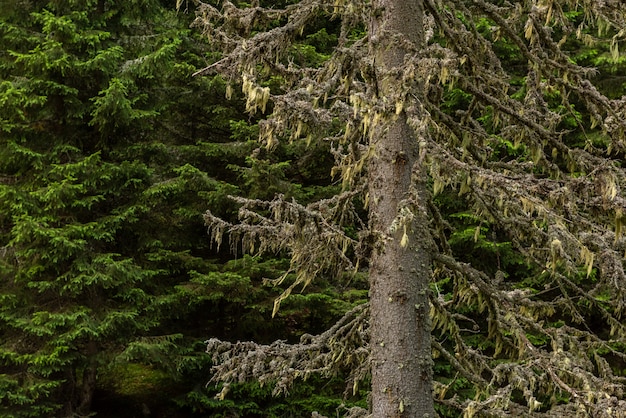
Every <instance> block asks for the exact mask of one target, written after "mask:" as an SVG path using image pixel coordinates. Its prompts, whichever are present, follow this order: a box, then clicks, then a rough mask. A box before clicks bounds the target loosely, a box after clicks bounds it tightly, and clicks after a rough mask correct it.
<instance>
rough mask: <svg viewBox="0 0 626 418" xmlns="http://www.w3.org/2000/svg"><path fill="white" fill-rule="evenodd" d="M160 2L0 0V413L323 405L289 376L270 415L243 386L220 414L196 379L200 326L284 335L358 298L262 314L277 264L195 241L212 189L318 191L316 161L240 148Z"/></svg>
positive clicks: (325, 291) (200, 60) (288, 152)
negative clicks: (293, 388)
mask: <svg viewBox="0 0 626 418" xmlns="http://www.w3.org/2000/svg"><path fill="white" fill-rule="evenodd" d="M173 6H174V5H173V4H170V3H169V2H158V1H152V0H147V1H130V2H126V1H105V0H100V1H88V0H86V1H70V0H67V1H53V2H47V1H34V2H19V1H10V2H4V3H2V5H1V10H0V16H1V18H2V19H1V21H0V43H1V44H2V46H3V51H2V52H1V53H0V101H1V103H0V129H1V131H2V134H1V135H0V302H1V303H0V416H3V417H29V416H30V417H46V416H54V417H60V416H72V415H73V414H75V415H88V414H89V413H90V411H91V410H95V411H97V412H99V414H100V415H103V416H107V414H108V416H115V417H119V416H122V415H121V414H122V412H120V411H124V412H123V413H125V414H128V415H129V416H135V415H136V414H141V413H142V410H143V409H142V408H143V406H142V404H145V406H146V407H147V408H148V409H152V410H153V412H154V411H155V410H157V409H159V408H169V409H176V408H178V409H180V410H182V411H185V412H184V413H186V414H190V415H192V414H197V415H199V416H206V415H207V414H208V415H211V416H218V415H220V414H225V415H228V414H232V413H238V414H248V415H250V414H251V413H253V411H257V414H260V413H259V411H263V410H264V408H269V409H268V410H273V411H275V414H276V415H277V416H279V415H284V414H288V413H290V412H289V411H292V413H293V411H301V410H303V408H304V409H307V408H308V409H311V410H312V409H317V410H320V411H323V410H326V411H328V408H330V407H327V409H324V405H331V406H332V409H334V408H336V406H337V405H338V403H339V402H340V400H339V398H338V397H337V396H334V400H333V399H331V398H333V396H331V394H332V392H333V389H332V387H334V386H327V388H326V394H327V395H329V397H325V396H322V393H321V392H320V397H317V398H316V397H315V396H312V393H313V392H312V391H313V390H314V389H315V386H314V385H308V386H304V385H303V386H302V387H301V388H300V389H298V390H299V391H300V393H301V394H302V395H301V400H297V399H296V400H295V401H294V402H293V403H292V404H291V405H288V404H285V403H282V402H281V403H278V402H276V399H273V398H272V397H271V396H270V394H269V393H268V390H267V388H259V387H258V386H255V385H249V386H243V387H239V388H234V389H233V392H234V393H240V394H241V397H242V398H243V399H241V400H239V401H236V402H235V403H233V404H231V405H225V404H223V403H218V402H216V401H213V400H212V394H211V393H210V392H208V391H207V389H205V388H204V385H203V384H202V385H197V382H198V381H200V380H201V379H203V378H204V376H205V374H206V367H207V366H208V365H209V363H210V358H209V356H207V355H206V354H205V353H204V350H205V349H204V345H203V344H202V341H203V340H204V339H206V337H207V335H210V336H220V337H221V338H228V339H255V340H258V341H267V342H269V341H273V340H275V339H277V338H282V337H284V336H285V335H290V336H291V337H290V338H292V339H297V338H298V337H299V335H300V334H302V331H301V330H300V327H299V325H298V324H299V323H300V322H303V323H307V324H309V325H311V326H312V327H313V329H314V330H318V331H319V330H321V329H323V328H325V327H327V326H329V324H330V323H332V322H333V321H334V320H335V319H336V318H337V317H339V316H341V315H342V314H343V312H344V311H345V310H347V309H349V308H350V307H351V306H352V304H353V303H355V302H356V301H358V300H361V299H362V292H363V290H361V291H360V293H359V291H352V292H351V291H350V290H349V289H348V288H346V289H334V288H331V287H330V286H318V287H316V288H315V292H314V293H312V294H308V295H306V296H303V297H302V298H300V299H299V300H296V299H294V300H293V301H290V303H289V304H286V305H285V309H284V311H283V312H281V314H280V317H278V318H276V319H275V320H274V321H268V319H269V318H270V316H271V309H272V305H273V301H274V299H275V298H276V296H277V295H278V294H279V291H278V290H276V289H274V288H272V287H271V286H269V285H267V284H265V280H266V279H275V278H278V277H280V276H281V275H282V274H284V271H285V269H286V266H285V262H284V261H282V260H280V259H268V260H263V259H260V258H252V257H238V258H237V259H235V260H231V258H232V257H231V256H230V255H228V254H226V253H216V252H215V250H214V249H212V248H211V247H210V242H209V240H208V239H207V236H206V234H205V227H204V226H203V220H202V216H201V214H202V213H203V212H204V211H205V208H206V205H210V206H211V207H213V208H214V210H215V211H216V212H217V213H219V214H220V215H221V216H224V217H226V218H229V217H233V216H234V214H233V213H234V210H235V209H236V204H235V203H234V202H233V201H232V200H229V199H226V196H227V195H246V196H252V197H258V198H260V199H267V198H271V197H273V196H274V194H275V193H284V194H285V195H287V196H291V197H296V198H297V199H298V200H306V199H315V198H318V197H319V196H323V195H328V194H330V193H332V188H333V187H332V186H331V187H330V189H331V192H328V191H325V190H326V189H327V188H328V187H327V186H328V179H327V176H326V175H324V174H320V173H327V172H328V170H329V168H328V167H329V165H330V164H332V159H330V157H329V158H326V159H324V158H321V159H320V158H316V157H315V155H316V154H318V153H320V152H322V150H321V149H320V148H306V147H304V146H298V145H296V146H291V147H282V148H281V149H280V150H279V152H277V153H276V154H274V155H268V154H267V153H265V152H260V153H257V154H256V155H255V157H250V155H251V154H252V151H253V150H254V149H255V148H257V145H256V142H255V138H256V135H257V134H258V128H257V126H256V122H255V120H254V119H250V118H248V117H247V116H244V115H243V114H242V111H241V110H240V109H243V103H242V102H241V101H240V100H234V101H232V102H230V103H229V104H225V99H224V96H225V91H226V85H225V83H224V82H222V81H221V79H220V78H211V79H209V78H192V77H191V74H192V73H194V72H195V71H197V70H198V69H199V68H202V67H203V66H204V65H206V62H207V61H210V60H213V59H214V57H213V54H212V53H211V52H210V51H209V50H208V49H207V46H206V43H205V42H204V41H203V40H202V39H201V38H200V36H199V34H196V33H194V32H193V31H191V30H190V29H189V23H190V20H191V19H192V18H193V17H192V16H190V15H188V14H185V13H182V12H178V13H177V12H175V11H174V10H173ZM236 96H237V95H236V94H235V95H233V98H234V99H236ZM286 161H288V162H286ZM319 167H325V168H324V169H318V168H319ZM360 286H361V288H363V285H362V283H361V284H360ZM353 287H354V286H353ZM356 287H358V286H356ZM344 293H345V294H344ZM187 392H188V393H187ZM157 393H159V394H162V395H163V396H161V395H159V396H156V395H157ZM307 399H309V400H308V401H307ZM310 399H313V400H310ZM315 399H317V400H315ZM176 403H177V404H178V405H176Z"/></svg>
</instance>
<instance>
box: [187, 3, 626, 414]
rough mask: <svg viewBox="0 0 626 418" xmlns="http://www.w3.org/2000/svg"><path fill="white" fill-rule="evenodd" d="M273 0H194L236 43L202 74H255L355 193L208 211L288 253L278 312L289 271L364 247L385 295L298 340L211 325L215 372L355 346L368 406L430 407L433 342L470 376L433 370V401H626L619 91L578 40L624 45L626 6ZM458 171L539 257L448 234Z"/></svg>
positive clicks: (328, 264) (292, 136)
mask: <svg viewBox="0 0 626 418" xmlns="http://www.w3.org/2000/svg"><path fill="white" fill-rule="evenodd" d="M274 6H275V7H263V5H262V4H260V3H259V2H254V3H253V4H251V5H247V4H243V3H242V4H239V5H237V4H234V3H232V2H229V1H224V2H220V3H219V6H213V5H212V4H208V3H201V4H200V5H199V10H198V18H197V23H198V25H199V26H201V27H202V29H203V30H204V32H205V34H206V35H207V36H208V37H209V39H210V40H211V41H212V42H213V44H214V45H215V46H216V48H219V49H220V50H221V51H222V52H223V54H224V55H223V58H221V59H220V60H219V61H216V62H215V63H214V64H212V65H210V66H208V67H207V68H206V69H205V70H203V71H200V72H199V73H198V74H208V73H211V72H219V73H220V74H222V75H223V76H224V77H225V78H226V79H227V80H229V81H230V82H231V83H233V85H235V83H238V82H240V83H241V86H242V90H243V92H244V94H245V95H246V97H247V103H246V104H247V108H248V111H250V112H251V113H256V112H266V111H268V117H267V119H266V120H265V121H263V123H262V124H261V132H260V140H261V141H262V142H263V143H265V144H266V146H267V147H268V148H269V149H271V148H273V147H275V146H276V145H277V144H278V143H280V142H281V141H300V140H302V139H305V140H306V141H307V142H309V141H314V140H321V141H325V142H327V143H330V144H331V147H332V152H333V155H334V156H335V159H336V160H335V161H336V165H335V168H334V170H333V171H334V173H335V174H336V175H337V176H338V177H339V178H340V180H341V183H342V186H343V192H342V193H339V194H337V195H336V196H335V197H333V198H331V199H326V200H322V201H318V202H313V203H310V204H307V205H302V204H299V203H297V202H295V201H291V200H287V199H284V198H282V197H281V196H277V197H276V198H274V199H273V200H271V201H261V200H258V199H243V198H238V199H237V200H236V201H237V202H238V203H239V205H240V206H241V208H240V212H239V220H238V222H236V223H230V222H226V221H224V220H222V219H220V218H219V217H217V216H215V215H214V214H212V213H211V212H208V213H207V215H206V220H207V223H208V225H209V226H210V232H211V234H212V236H213V238H214V239H215V240H216V241H217V243H218V244H219V243H221V242H222V240H223V239H224V237H225V236H228V238H229V239H230V242H231V245H232V246H233V248H240V246H241V247H243V249H244V250H246V251H250V252H258V253H266V252H276V251H288V252H289V253H290V255H291V259H292V264H291V269H292V270H293V271H294V272H296V273H297V280H296V281H295V282H294V283H291V284H290V285H289V286H288V287H287V289H286V290H285V292H284V293H283V295H282V296H281V297H280V298H278V299H277V301H276V304H275V305H276V308H275V311H276V310H277V309H278V307H279V306H280V303H281V302H282V301H283V300H284V299H285V298H286V297H287V296H288V295H289V294H290V293H291V292H292V291H293V290H294V289H295V288H296V286H298V285H301V284H303V285H305V286H306V285H307V284H309V283H311V282H312V281H313V280H314V279H315V278H316V277H319V276H323V275H326V276H340V273H342V272H344V271H345V270H346V269H347V270H355V269H359V268H360V267H367V268H368V270H369V274H370V291H371V300H370V304H369V306H362V307H358V308H355V309H353V310H351V311H350V312H348V314H346V316H345V317H344V318H343V319H342V320H341V321H340V322H338V323H337V325H336V326H334V327H332V328H331V329H329V330H328V331H327V332H324V333H322V334H320V335H318V336H315V337H311V336H308V337H307V338H304V339H303V340H302V341H301V343H300V344H294V345H287V344H284V343H282V342H276V343H273V344H270V345H259V344H255V343H238V344H231V343H227V342H223V341H218V340H216V339H213V340H211V341H210V343H209V347H208V349H209V351H210V352H212V353H214V359H215V361H216V362H218V363H219V364H218V365H216V367H215V369H214V370H215V373H216V375H215V377H214V379H216V380H223V381H237V380H241V379H246V378H254V379H258V380H261V381H270V380H271V381H274V382H275V385H276V386H275V388H276V391H277V392H281V391H286V390H288V388H289V385H290V384H292V383H293V381H294V379H295V378H296V377H298V376H303V377H306V376H308V375H309V374H311V373H322V374H332V373H333V371H334V370H336V369H337V368H338V367H342V366H343V367H346V368H348V369H350V370H351V373H352V376H351V383H352V384H354V386H355V387H356V385H358V381H359V380H362V379H363V378H364V376H366V375H367V374H368V373H370V372H371V378H372V389H373V393H372V402H373V405H372V408H371V410H372V413H373V416H433V406H432V397H431V396H430V390H431V383H430V378H431V373H432V372H431V366H432V362H431V358H430V355H428V356H426V353H425V349H427V348H428V347H429V346H430V347H432V353H433V354H434V355H435V356H437V357H441V358H443V359H444V360H445V361H446V362H447V364H448V365H449V367H450V369H451V370H453V371H454V373H456V375H457V376H460V379H463V380H464V381H465V382H468V383H469V385H470V390H469V392H467V391H466V392H465V397H461V396H460V395H461V392H457V393H454V392H455V389H454V388H453V386H452V384H453V383H454V381H452V382H451V383H449V384H445V385H444V384H442V383H441V382H439V381H435V382H434V392H435V400H436V401H437V409H438V410H439V411H444V410H447V411H450V410H456V411H462V412H463V413H464V414H465V415H466V416H474V415H477V414H480V415H487V416H503V415H506V414H513V415H517V416H520V415H524V416H535V415H536V416H541V415H544V414H545V415H551V416H574V415H576V414H582V415H598V416H623V415H620V414H623V412H621V411H624V410H625V409H626V408H625V401H624V397H623V390H624V381H623V379H622V378H621V377H620V376H619V373H620V372H619V369H620V368H621V366H620V365H621V364H623V362H624V354H623V352H622V348H623V347H624V343H625V337H626V334H625V331H626V330H625V329H624V325H623V324H622V322H621V318H622V315H623V312H624V306H625V304H624V301H625V294H624V292H623V289H624V280H625V278H626V276H625V275H624V269H623V261H622V256H621V254H622V253H623V249H624V240H623V237H622V234H621V232H622V231H621V230H622V218H623V211H624V200H623V197H622V196H621V194H622V188H623V186H624V181H625V178H626V177H625V176H624V172H623V170H622V168H621V164H620V160H621V159H622V157H623V153H624V149H623V145H624V128H625V127H626V125H625V124H624V103H623V99H622V98H617V99H610V98H608V97H607V96H606V95H605V94H604V93H603V92H602V90H600V89H599V88H597V87H596V86H595V85H594V82H596V81H597V78H594V75H595V74H594V70H593V69H590V68H586V67H584V66H581V65H578V64H576V63H575V62H574V60H573V59H572V56H571V54H572V53H571V52H570V49H569V48H571V47H572V45H580V43H583V44H585V45H596V46H597V47H598V48H603V47H604V46H602V45H607V44H608V45H610V48H607V49H610V52H611V55H610V57H609V60H612V62H614V63H616V64H617V63H619V62H620V53H619V44H620V41H621V40H622V38H623V36H624V28H625V27H626V16H624V14H623V10H622V9H621V8H620V7H619V5H617V4H616V3H609V2H596V1H586V2H584V3H580V2H573V1H566V0H563V1H549V2H544V1H541V2H539V1H530V0H529V1H524V2H517V3H515V4H509V3H503V2H485V1H482V0H473V1H469V2H453V1H435V0H424V1H422V0H413V1H396V0H387V1H374V2H371V3H370V2H363V1H350V0H346V1H335V0H334V1H323V0H303V1H300V2H295V3H288V4H287V5H277V4H274ZM279 7H282V8H279ZM320 16H326V17H327V18H329V19H330V20H331V21H333V22H334V23H333V27H334V28H335V29H336V31H337V32H336V33H337V43H336V45H335V47H334V49H333V51H332V53H331V54H329V55H330V56H329V57H328V59H327V60H325V61H323V62H322V63H316V64H315V65H306V64H303V63H302V62H299V61H297V56H298V53H297V52H298V46H297V45H298V43H299V42H301V41H302V39H303V38H305V37H306V36H307V35H309V34H310V33H311V31H312V30H313V28H315V24H316V21H317V19H319V17H320ZM593 27H596V28H597V29H598V31H599V32H593V31H592V28H593ZM607 39H608V40H607ZM511 63H514V65H512V66H506V65H505V64H511ZM276 83H279V86H277V85H276ZM581 139H582V140H581ZM365 173H366V174H367V175H364V174H365ZM451 191H456V192H457V193H458V194H459V195H460V196H462V197H463V199H464V205H465V206H466V208H467V215H468V216H472V217H473V219H475V220H478V222H479V224H478V225H477V227H476V229H475V233H474V240H475V241H478V240H479V239H480V238H481V236H482V234H484V228H488V229H489V230H491V231H492V233H493V238H491V242H492V243H494V245H496V244H502V245H501V247H502V248H504V245H510V247H509V250H510V251H513V252H514V254H515V256H514V257H515V259H516V260H524V261H523V265H524V272H526V273H527V274H528V276H527V277H522V276H523V274H520V273H518V274H519V276H512V275H511V273H512V272H511V271H503V270H502V268H501V266H487V267H486V268H484V267H485V266H484V265H482V264H481V263H480V262H476V260H474V261H472V260H471V258H470V257H468V255H467V254H459V253H458V252H455V251H454V247H453V244H454V243H453V242H452V241H453V239H458V238H459V233H458V231H454V230H452V225H451V224H450V223H448V222H447V221H446V219H445V218H444V216H443V215H442V212H441V207H440V206H438V205H437V200H436V199H435V197H436V196H437V195H442V194H446V193H450V192H451ZM359 204H362V205H364V206H365V207H368V209H369V217H368V218H367V219H365V217H364V216H363V214H362V212H360V211H359V210H358V206H359ZM355 227H356V228H358V229H359V231H358V233H356V234H355V233H354V228H355ZM510 262H511V263H513V261H512V260H511V261H510ZM507 276H508V277H509V279H508V280H507ZM514 277H515V278H516V280H513V278H514ZM429 281H430V282H431V283H432V285H430V286H429V285H428V282H429ZM440 286H441V287H440ZM427 298H428V300H427ZM368 311H369V312H368ZM409 311H411V312H410V313H409ZM368 317H369V321H368V322H367V321H366V318H368ZM429 319H432V321H433V323H432V327H433V329H434V331H435V334H434V335H435V336H437V337H433V338H432V341H430V338H429V335H428V333H426V332H425V331H428V330H430V322H429ZM364 324H366V325H369V326H365V325H364ZM468 325H469V326H470V328H467V327H468ZM476 333H482V334H481V336H480V338H475V337H474V336H473V334H476ZM439 334H441V336H438V335H439ZM365 348H367V350H366V349H365ZM368 351H369V353H370V354H367V353H368ZM348 353H351V354H348ZM405 368H407V369H408V370H409V373H408V374H407V375H404V374H403V373H404V369H405ZM451 393H452V394H451ZM427 397H428V399H426V398H427ZM361 412H362V411H361ZM361 412H359V411H356V410H352V411H350V414H358V413H361Z"/></svg>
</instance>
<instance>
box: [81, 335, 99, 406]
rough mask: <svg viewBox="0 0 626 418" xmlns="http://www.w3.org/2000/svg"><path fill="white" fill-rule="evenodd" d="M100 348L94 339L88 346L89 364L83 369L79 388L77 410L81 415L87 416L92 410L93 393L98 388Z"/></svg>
mask: <svg viewBox="0 0 626 418" xmlns="http://www.w3.org/2000/svg"><path fill="white" fill-rule="evenodd" d="M97 353H98V348H97V346H96V343H95V342H94V341H90V342H89V343H88V346H87V357H88V362H89V363H88V364H87V366H85V369H84V370H82V379H80V387H79V388H78V390H79V392H78V406H77V408H76V412H77V413H78V414H79V415H80V416H87V415H89V413H90V412H91V404H92V402H93V394H94V392H95V390H96V380H97V373H98V366H97V364H96V361H95V357H96V355H97Z"/></svg>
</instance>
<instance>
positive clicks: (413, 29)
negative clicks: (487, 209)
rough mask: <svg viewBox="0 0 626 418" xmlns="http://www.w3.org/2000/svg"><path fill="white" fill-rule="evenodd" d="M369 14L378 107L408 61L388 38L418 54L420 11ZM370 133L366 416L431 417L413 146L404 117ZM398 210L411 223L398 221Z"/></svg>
mask: <svg viewBox="0 0 626 418" xmlns="http://www.w3.org/2000/svg"><path fill="white" fill-rule="evenodd" d="M372 13H373V14H372V18H371V27H370V37H371V38H370V44H371V45H372V46H371V48H372V51H371V52H372V55H373V57H374V60H375V63H374V64H375V68H376V71H377V86H376V87H377V89H378V91H377V94H378V97H379V98H380V99H381V100H385V98H390V97H393V96H394V94H395V93H396V91H397V89H398V82H399V79H398V78H397V77H395V76H394V75H391V74H390V73H389V72H390V71H392V70H394V69H400V70H401V68H402V65H403V63H404V56H405V55H406V53H407V51H406V50H405V49H404V47H403V46H402V43H400V42H398V37H394V34H400V35H402V37H404V38H406V39H409V40H410V41H411V42H413V43H415V45H417V46H418V47H419V46H423V44H424V30H423V13H424V9H423V4H422V1H421V0H374V1H373V12H372ZM394 38H395V40H394ZM394 90H395V91H394ZM394 106H395V103H386V107H388V108H391V109H394ZM386 113H387V114H388V113H391V114H394V111H393V110H391V112H389V111H387V112H386ZM376 129H377V130H376V131H375V132H374V135H373V136H372V139H371V144H372V146H374V149H375V157H373V158H372V160H371V161H370V162H369V166H368V173H369V174H368V175H369V202H370V222H371V227H372V229H373V231H375V232H376V233H379V234H381V236H382V238H381V241H380V242H379V245H378V246H377V248H376V249H375V251H374V252H373V254H372V258H371V263H370V307H371V320H370V327H371V328H370V330H371V356H372V415H373V416H374V417H385V418H386V417H420V418H425V417H433V416H434V408H433V398H432V358H431V347H430V321H429V317H428V315H429V303H428V284H429V280H430V271H431V267H430V265H431V259H432V250H431V248H432V247H431V245H430V243H431V238H430V236H429V229H428V224H427V222H428V220H427V215H426V204H427V196H428V193H427V190H426V182H425V179H423V178H420V177H421V176H420V175H419V173H421V169H420V167H419V165H420V162H419V145H418V140H417V137H416V134H415V132H414V131H413V129H411V127H409V126H408V124H407V118H406V115H405V113H404V112H400V114H399V115H397V117H394V118H393V119H392V120H391V121H389V122H388V123H382V124H381V126H379V127H377V128H376ZM405 205H406V207H407V209H408V208H410V209H411V210H412V213H413V215H414V218H413V219H412V220H410V217H404V218H402V219H405V221H401V217H399V215H400V209H401V207H403V206H405ZM394 220H395V223H394ZM392 225H395V226H392Z"/></svg>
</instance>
